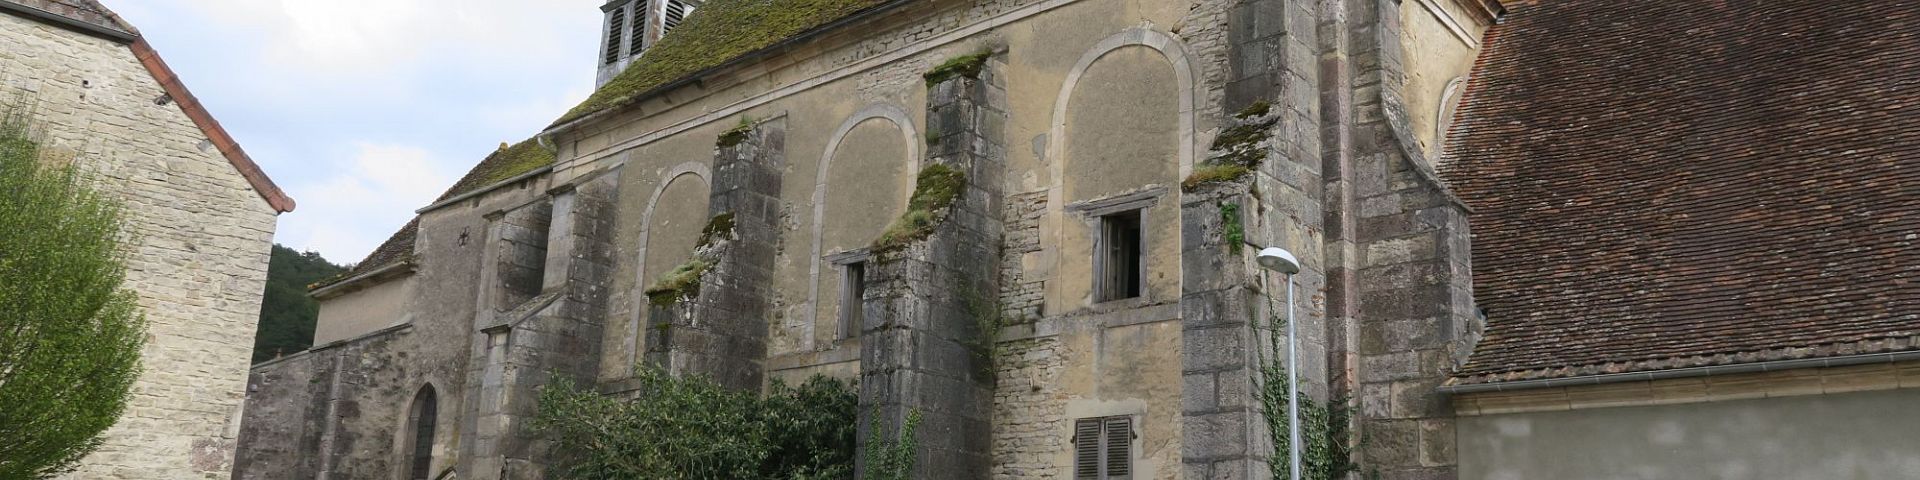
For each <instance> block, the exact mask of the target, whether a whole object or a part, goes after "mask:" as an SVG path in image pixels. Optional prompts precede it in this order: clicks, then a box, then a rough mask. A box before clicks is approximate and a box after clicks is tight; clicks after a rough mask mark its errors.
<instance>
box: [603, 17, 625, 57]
mask: <svg viewBox="0 0 1920 480" xmlns="http://www.w3.org/2000/svg"><path fill="white" fill-rule="evenodd" d="M626 22H627V7H619V8H615V9H613V12H612V13H609V14H608V15H607V52H606V59H605V60H606V64H607V65H612V64H613V62H618V61H620V44H621V43H622V42H621V34H624V33H626V32H627V28H626V27H627V23H626Z"/></svg>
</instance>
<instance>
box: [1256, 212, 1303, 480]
mask: <svg viewBox="0 0 1920 480" xmlns="http://www.w3.org/2000/svg"><path fill="white" fill-rule="evenodd" d="M1256 261H1258V262H1259V263H1260V268H1264V269H1267V270H1272V271H1275V272H1280V273H1282V274H1285V275H1286V276H1287V471H1288V472H1290V473H1292V475H1289V476H1288V477H1287V478H1289V479H1291V480H1300V399H1299V397H1300V383H1299V380H1298V379H1299V378H1300V375H1299V371H1298V370H1299V367H1298V365H1299V364H1300V362H1299V358H1298V357H1297V356H1296V355H1295V354H1294V347H1293V345H1294V333H1293V331H1294V329H1293V275H1294V274H1296V273H1300V260H1299V259H1296V258H1294V257H1293V253H1292V252H1288V251H1286V249H1283V248H1280V247H1267V248H1264V249H1261V250H1260V255H1259V257H1257V258H1256ZM1267 298H1273V297H1267ZM1269 305H1271V304H1269Z"/></svg>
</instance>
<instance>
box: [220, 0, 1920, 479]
mask: <svg viewBox="0 0 1920 480" xmlns="http://www.w3.org/2000/svg"><path fill="white" fill-rule="evenodd" d="M602 11H603V12H604V14H605V18H606V23H605V26H606V28H605V31H604V37H603V41H602V42H600V44H599V45H597V48H598V49H599V51H598V55H599V58H600V61H601V64H602V67H601V68H600V69H599V72H596V73H597V75H598V78H599V79H600V80H601V83H602V85H601V86H600V89H599V90H598V91H596V92H595V93H594V94H593V95H592V97H591V98H589V99H588V100H587V101H586V102H584V103H583V104H581V105H580V106H579V107H577V108H575V109H574V110H573V111H571V112H569V113H567V114H566V115H565V116H563V117H562V118H560V119H558V120H557V121H556V122H554V123H553V125H552V126H551V127H549V128H548V129H546V130H545V131H542V132H540V133H539V134H537V135H535V136H534V137H533V138H530V139H528V140H525V141H523V142H520V143H517V144H512V145H504V144H503V145H502V147H501V148H500V149H499V150H498V151H497V152H495V153H494V154H492V155H490V156H488V157H487V158H486V159H484V160H482V161H481V162H480V163H479V164H478V165H477V166H475V167H474V169H473V170H472V172H470V173H469V174H467V175H466V176H465V177H464V178H462V179H461V180H460V181H459V182H458V183H457V184H455V185H454V186H453V187H452V188H451V189H449V190H448V191H447V192H446V194H445V195H443V196H442V197H441V198H440V199H439V200H438V201H436V202H434V203H433V204H431V205H426V206H422V207H419V209H418V210H417V213H418V214H419V215H418V217H417V218H416V219H415V220H414V221H413V222H411V223H409V224H408V225H406V226H404V227H402V228H401V229H400V231H399V232H397V233H396V234H395V235H394V236H393V237H392V238H391V239H390V240H388V241H387V242H386V243H385V244H383V245H382V246H380V247H379V248H378V249H377V251H375V252H374V253H373V254H371V255H370V256H369V257H368V258H367V259H366V260H364V261H362V262H360V263H359V264H357V265H356V267H355V268H354V269H353V270H352V271H351V272H349V273H348V274H347V275H345V276H343V277H341V278H337V279H334V280H330V281H327V282H322V283H321V284H319V285H316V286H315V288H314V289H313V292H312V293H313V295H314V296H315V297H316V298H318V299H320V300H321V302H322V306H321V313H320V315H321V319H320V325H319V327H318V329H317V333H316V337H317V338H315V342H314V343H315V345H316V346H315V347H314V348H313V349H312V350H310V351H308V352H305V353H302V354H298V355H294V356H290V357H287V358H282V359H279V360H276V361H272V362H268V363H265V364H262V365H259V366H257V367H255V369H254V371H253V375H252V377H251V379H250V381H249V384H248V392H249V396H248V403H247V408H246V413H245V421H244V423H243V427H242V429H241V432H240V443H241V446H240V453H239V456H238V458H237V461H236V465H235V478H261V479H279V478H355V479H362V478H364V479H415V478H433V479H439V478H462V479H498V478H512V479H525V478H542V475H543V474H542V467H543V465H544V460H545V452H544V451H543V448H544V446H543V443H542V442H541V441H540V440H539V438H538V437H537V435H535V434H534V433H533V432H532V431H531V430H530V428H529V426H528V420H529V418H530V417H531V415H532V414H533V412H534V411H535V408H536V405H535V400H536V398H535V392H536V391H537V389H538V388H539V387H541V386H542V385H545V384H547V383H548V382H549V381H551V380H552V379H553V378H555V376H566V377H571V378H574V379H579V380H581V381H583V382H585V383H587V384H590V385H594V386H596V387H597V388H598V389H599V390H600V391H601V392H604V393H605V394H607V395H616V396H627V395H633V394H635V392H634V389H635V388H636V386H635V385H636V382H635V381H634V375H635V372H636V371H639V369H643V368H661V369H665V370H666V371H669V372H672V373H674V374H679V375H703V376H707V377H710V378H713V379H715V380H716V381H718V382H720V383H723V384H725V385H728V386H731V387H734V388H739V389H748V390H758V389H763V388H766V386H767V385H769V384H770V383H771V382H772V381H773V380H775V379H783V380H788V381H798V380H801V379H804V378H807V377H809V376H812V375H830V376H836V377H841V378H847V379H855V380H857V381H858V385H859V390H860V398H861V403H862V405H863V407H862V413H861V416H862V417H861V425H862V430H863V431H862V432H861V438H862V439H863V440H864V439H867V438H872V437H876V436H886V435H888V434H889V433H888V431H890V430H893V429H895V428H898V426H899V425H900V423H901V419H902V418H903V417H905V416H907V414H908V412H919V413H920V414H921V415H922V416H923V418H924V420H923V421H924V423H922V424H921V426H920V430H919V431H920V439H921V440H920V445H919V447H920V448H919V461H918V463H917V471H916V473H915V477H916V478H988V477H991V478H1155V479H1168V478H1188V479H1201V478H1206V479H1214V478H1223V479H1232V478H1269V477H1270V476H1271V475H1272V473H1271V470H1270V465H1273V464H1275V463H1284V462H1285V461H1286V460H1285V457H1286V455H1285V453H1284V452H1280V453H1279V454H1278V455H1277V456H1276V449H1275V448H1274V444H1275V442H1276V440H1277V439H1281V440H1283V439H1284V438H1285V436H1284V435H1283V434H1281V432H1273V431H1270V430H1274V429H1272V428H1270V426H1271V425H1274V424H1273V423H1270V422H1269V420H1268V418H1267V415H1266V411H1267V409H1268V408H1269V407H1270V404H1268V403H1263V401H1262V400H1261V398H1260V393H1259V392H1261V391H1270V390H1265V389H1264V388H1265V386H1268V385H1272V384H1273V383H1271V382H1275V381H1280V380H1282V379H1278V378H1274V376H1273V375H1268V374H1266V373H1265V371H1266V370H1267V368H1266V367H1268V366H1271V365H1273V362H1274V356H1273V355H1272V353H1274V352H1278V351H1279V349H1280V348H1281V347H1282V346H1281V345H1280V344H1283V343H1287V339H1284V338H1283V337H1281V336H1280V332H1278V331H1276V325H1277V324H1279V323H1281V322H1284V320H1285V318H1286V317H1287V315H1286V312H1285V309H1286V307H1284V306H1282V305H1285V303H1284V302H1283V300H1281V298H1284V297H1285V295H1286V292H1287V291H1288V290H1289V286H1291V287H1292V288H1291V290H1293V291H1294V292H1296V293H1295V297H1294V298H1295V301H1296V304H1297V306H1296V307H1295V308H1294V311H1295V313H1294V315H1293V317H1294V319H1295V320H1296V324H1297V332H1298V333H1297V334H1296V335H1295V337H1296V338H1293V339H1291V340H1294V343H1297V345H1298V349H1299V350H1298V352H1299V353H1298V358H1299V361H1298V362H1297V365H1296V366H1297V367H1298V368H1299V370H1300V372H1301V373H1300V374H1299V375H1298V376H1297V377H1296V379H1297V380H1298V381H1299V383H1300V385H1301V387H1300V388H1301V391H1302V393H1303V395H1304V396H1305V397H1307V398H1309V399H1311V400H1312V402H1313V403H1315V404H1318V405H1333V407H1334V409H1335V410H1338V411H1344V412H1346V414H1347V415H1346V418H1345V421H1344V422H1343V423H1342V425H1341V426H1343V427H1344V430H1346V431H1347V433H1348V435H1346V436H1345V437H1344V438H1338V439H1337V441H1339V442H1340V443H1344V444H1348V445H1350V446H1351V448H1352V458H1351V460H1352V461H1353V462H1355V464H1356V466H1357V468H1358V470H1357V471H1355V472H1353V473H1352V474H1351V478H1381V479H1451V478H1467V479H1580V478H1648V479H1654V478H1727V479H1736V478H1870V479H1878V478H1908V477H1910V476H1911V474H1912V473H1913V472H1920V436H1917V435H1911V434H1909V433H1908V432H1913V431H1920V415H1916V414H1914V413H1913V411H1912V409H1911V408H1910V407H1907V406H1910V405H1915V404H1916V402H1920V389H1915V388H1913V387H1920V359H1917V358H1916V356H1920V353H1916V352H1917V351H1920V311H1917V310H1916V308H1920V285H1917V284H1916V283H1915V282H1916V280H1917V279H1916V278H1915V275H1916V271H1917V270H1916V267H1915V265H1916V264H1920V220H1916V219H1920V215H1916V213H1920V194H1916V192H1920V114H1917V112H1915V111H1914V109H1915V108H1916V107H1920V102H1917V101H1916V100H1920V34H1916V33H1915V32H1916V29H1915V28H1914V27H1915V26H1916V25H1920V3H1916V2H1907V1H1893V2H1838V3H1836V2H1815V1H1809V0H1787V1H1774V2H1713V1H1681V2H1620V1H1613V0H1606V1H1602V0H1539V1H1528V0H1507V1H1494V0H1232V1H1228V0H1180V1H1172V0H969V1H960V0H922V1H909V0H710V1H707V2H705V3H673V0H638V1H636V0H615V1H611V2H608V3H607V4H606V5H605V6H604V7H603V8H602ZM669 20H671V21H669ZM669 29H671V30H669ZM663 33H664V35H663ZM575 73H577V74H580V75H585V74H587V73H588V72H575ZM558 74H565V72H560V73H558ZM1263 247H1281V248H1284V249H1286V250H1288V251H1290V252H1291V253H1292V254H1293V255H1294V256H1296V257H1297V258H1298V263H1299V272H1298V273H1296V274H1292V275H1282V274H1279V273H1276V272H1271V271H1268V270H1265V269H1263V268H1261V267H1260V266H1259V265H1258V264H1257V263H1256V260H1255V252H1258V251H1259V250H1260V249H1261V248H1263ZM983 345H985V346H986V347H984V348H983V347H982V346H983ZM872 415H879V416H880V417H881V418H880V420H882V421H881V422H879V423H880V425H881V427H880V428H881V429H882V430H887V431H881V432H869V431H865V430H867V427H866V425H868V420H870V418H869V417H870V416H872ZM663 475H667V473H666V472H663Z"/></svg>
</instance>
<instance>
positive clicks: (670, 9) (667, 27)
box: [660, 0, 693, 32]
mask: <svg viewBox="0 0 1920 480" xmlns="http://www.w3.org/2000/svg"><path fill="white" fill-rule="evenodd" d="M660 9H661V10H663V12H661V16H660V24H661V28H663V29H664V30H663V31H667V32H671V31H673V28H674V27H678V26H680V21H681V20H685V19H686V18H687V15H689V14H692V13H693V5H688V4H687V2H683V1H680V0H667V1H666V3H665V4H664V5H662V6H661V8H660Z"/></svg>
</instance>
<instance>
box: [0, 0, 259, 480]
mask: <svg viewBox="0 0 1920 480" xmlns="http://www.w3.org/2000/svg"><path fill="white" fill-rule="evenodd" d="M23 92H24V93H26V94H27V95H29V96H30V97H29V98H31V99H33V100H34V101H36V102H38V103H37V110H36V112H35V113H36V116H37V118H38V120H40V121H41V122H43V124H44V126H45V129H46V134H47V146H48V147H50V148H49V150H51V151H52V152H54V153H56V154H71V155H77V158H78V161H80V162H81V163H82V164H84V165H86V166H88V167H93V168H97V169H98V171H99V172H100V173H101V176H102V177H103V180H104V181H105V182H106V185H107V188H109V189H111V190H113V191H115V192H117V193H119V194H120V195H122V197H123V198H124V199H125V200H126V204H127V208H128V212H127V214H126V218H128V219H129V220H130V221H131V222H132V232H131V233H133V236H134V238H135V239H136V240H135V241H134V242H133V243H132V244H130V245H128V246H129V247H131V248H132V254H131V255H130V256H129V259H130V260H129V264H128V271H127V281H126V284H125V287H126V288H128V289H130V290H133V291H134V292H136V293H137V294H138V295H139V303H140V306H141V309H142V311H143V312H144V313H146V316H147V320H148V321H149V322H151V324H150V330H149V336H150V337H151V338H152V341H151V342H149V343H148V344H147V346H146V348H145V350H144V351H143V353H142V361H143V362H144V365H145V371H144V373H143V374H142V375H141V377H140V379H139V380H138V381H136V382H135V383H134V385H133V399H132V401H131V402H129V403H128V405H127V410H126V413H125V415H124V416H122V417H121V419H120V422H119V423H118V424H116V425H115V426H114V427H113V428H112V429H111V430H108V432H107V436H106V444H105V445H104V446H102V447H101V448H100V449H99V450H98V451H96V452H95V453H94V454H93V455H92V456H89V457H88V458H87V459H86V460H85V461H83V465H84V466H83V467H82V469H81V470H80V471H78V472H76V473H74V474H72V475H71V477H70V478H86V479H123V478H124V479H133V478H141V479H145V478H226V477H227V475H228V471H229V469H231V468H232V463H233V450H234V440H235V436H236V435H237V434H238V429H239V419H240V404H241V399H242V397H243V395H244V394H245V390H244V388H245V386H246V377H247V373H246V372H247V362H248V359H249V358H250V354H251V352H252V350H253V333H254V326H255V323H256V322H257V321H258V316H259V314H260V296H261V292H262V290H263V289H264V286H265V282H266V275H267V254H268V250H269V248H270V246H271V244H272V243H271V242H272V238H273V230H274V221H275V215H274V211H273V210H272V209H271V208H269V207H268V205H267V203H266V202H265V201H263V200H261V198H260V196H259V195H258V194H256V193H255V192H254V190H253V188H252V187H251V186H249V185H248V183H247V182H246V180H245V179H243V178H242V177H241V176H240V174H239V172H238V171H236V170H234V167H233V165H232V164H230V163H228V161H227V159H226V158H225V157H223V156H222V155H221V154H220V152H218V151H216V150H215V149H214V148H212V147H211V144H210V143H207V139H206V137H205V136H204V134H202V132H201V130H200V129H199V128H197V127H196V126H195V125H194V124H193V122H192V121H191V120H190V119H188V117H187V115H186V114H185V113H184V112H182V111H181V110H180V107H179V106H178V105H177V104H174V103H167V104H165V105H160V104H157V103H156V102H155V99H157V98H160V97H162V96H163V95H165V92H164V91H163V90H162V89H161V87H160V85H159V84H158V83H157V82H155V80H154V78H153V77H152V75H151V74H150V73H148V71H147V70H146V69H145V68H144V67H142V66H141V64H140V62H139V61H138V60H136V59H135V58H134V55H133V53H132V51H131V50H129V49H128V46H127V45H124V44H120V43H115V42H112V41H109V40H105V39H102V38H98V37H93V36H88V35H83V34H80V33H76V32H74V31H72V30H67V29H62V28H58V27H53V26H50V25H48V24H44V23H39V22H37V21H34V20H29V19H26V18H22V17H18V16H15V15H14V14H11V13H0V98H6V99H11V97H12V96H13V95H14V94H16V93H23Z"/></svg>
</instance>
